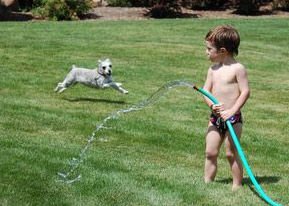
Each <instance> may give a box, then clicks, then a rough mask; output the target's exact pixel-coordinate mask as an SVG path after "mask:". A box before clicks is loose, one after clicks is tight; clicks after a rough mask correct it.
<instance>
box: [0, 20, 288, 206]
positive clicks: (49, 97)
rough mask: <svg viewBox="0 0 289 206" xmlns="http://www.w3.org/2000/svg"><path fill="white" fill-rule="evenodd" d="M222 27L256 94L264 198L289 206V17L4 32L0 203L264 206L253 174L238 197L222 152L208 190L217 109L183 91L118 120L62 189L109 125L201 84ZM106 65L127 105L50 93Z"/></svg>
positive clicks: (99, 96)
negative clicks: (210, 135)
mask: <svg viewBox="0 0 289 206" xmlns="http://www.w3.org/2000/svg"><path fill="white" fill-rule="evenodd" d="M220 24H230V25H232V26H234V27H236V28H237V29H238V30H239V33H240V35H241V38H242V40H241V46H240V54H239V56H238V58H237V59H238V60H239V61H240V62H242V63H243V64H244V65H245V67H246V68H247V70H248V76H249V80H250V85H251V98H250V99H249V101H248V102H247V104H246V106H245V107H244V109H243V113H244V117H245V124H244V130H243V136H242V141H241V145H242V147H243V150H244V152H245V155H246V157H247V160H248V162H249V164H250V166H251V169H252V171H253V173H254V174H255V175H256V178H257V180H258V181H259V182H260V184H261V186H262V188H263V189H264V190H265V191H266V193H267V195H268V196H269V197H271V198H272V199H273V200H275V201H277V202H279V203H282V204H284V205H288V204H289V195H288V185H289V180H288V178H289V162H288V156H289V151H288V147H289V141H288V133H289V127H288V125H289V111H288V106H289V104H288V102H289V90H288V88H289V63H288V62H289V61H288V56H289V47H288V45H289V35H288V28H289V21H288V19H286V18H283V19H282V18H281V19H277V18H274V19H269V18H250V19H223V20H222V19H218V20H213V19H189V20H157V21H156V20H155V21H120V22H117V21H111V22H101V21H99V22H90V21H87V22H27V23H12V22H7V23H1V24H0V71H1V75H0V94H1V98H0V106H1V110H0V160H1V161H0V162H1V163H0V205H1V206H2V205H16V206H18V205H21V206H28V205H41V206H43V205H61V206H62V205H63V206H65V205H77V206H79V205H85V206H87V205H98V206H129V205H131V206H176V205H178V206H186V205H206V206H209V205H211V206H219V205H220V206H221V205H222V206H223V205H244V206H249V205H252V206H258V205H266V203H264V202H263V201H262V200H261V199H260V198H259V196H258V195H257V194H256V191H255V189H254V187H253V186H252V184H251V182H250V180H249V178H248V176H247V174H246V173H245V177H244V186H243V188H242V189H240V190H238V191H234V192H233V191H231V185H232V179H231V175H230V171H229V165H228V163H227V160H226V158H225V155H224V150H223V149H224V148H222V151H221V154H220V158H219V162H218V164H219V170H218V175H217V178H216V182H214V183H212V184H205V183H204V182H203V170H204V149H205V142H204V136H205V133H206V128H207V124H208V116H209V112H210V111H209V110H208V108H207V107H206V105H205V104H204V103H203V101H202V97H201V95H200V94H198V93H196V92H193V91H192V90H191V89H189V88H183V87H182V88H176V89H171V90H170V91H169V92H168V93H167V94H166V95H165V96H163V97H162V98H160V99H159V101H158V103H157V104H155V105H154V106H151V107H148V108H145V109H143V110H140V111H135V112H131V113H127V114H124V115H121V116H120V117H119V118H118V119H115V120H112V121H110V122H109V123H108V126H109V129H106V130H103V131H102V132H100V133H99V134H98V135H97V138H96V140H95V141H94V142H93V143H92V144H91V147H89V149H88V151H87V153H86V156H85V161H84V163H83V164H81V166H80V167H79V168H78V169H77V171H75V174H74V175H75V176H76V175H78V174H82V179H81V180H80V181H78V182H75V183H74V184H71V185H66V184H64V183H62V182H59V181H58V180H59V179H58V176H57V173H58V172H63V173H65V172H68V171H69V169H70V166H69V164H68V162H69V161H70V160H71V159H72V158H73V157H78V155H79V153H80V151H81V149H82V148H83V147H84V146H85V144H86V142H87V140H88V138H89V137H90V136H91V135H92V132H93V131H94V129H95V126H96V125H98V124H100V123H102V120H103V119H104V118H105V117H107V116H108V115H110V114H112V113H114V112H116V111H118V110H120V109H126V108H129V107H130V106H132V105H136V104H138V103H139V102H140V101H143V100H145V99H146V98H148V97H149V96H150V95H151V94H152V93H154V92H155V91H156V90H157V89H158V88H159V87H161V86H162V85H164V84H165V83H167V82H170V81H173V80H176V79H178V80H184V81H187V82H192V83H193V82H194V83H197V84H198V85H200V86H202V84H203V83H204V80H205V76H206V73H207V69H208V67H209V65H210V64H211V63H210V62H209V61H208V60H207V58H206V56H205V46H204V36H205V34H206V32H207V31H208V30H209V29H210V28H212V27H214V26H216V25H220ZM105 58H110V59H111V60H112V62H113V68H114V78H115V80H116V81H118V82H122V83H123V86H124V88H125V89H127V90H129V91H130V94H129V95H123V94H121V93H118V92H117V91H114V90H112V89H108V90H96V89H92V88H88V87H85V86H82V85H76V86H75V87H73V88H71V89H69V90H67V91H66V92H65V93H63V94H61V95H58V94H55V93H54V92H53V89H54V87H55V86H56V84H57V83H58V82H59V81H62V80H63V78H64V76H65V75H66V73H67V72H68V71H69V68H70V67H71V65H72V64H75V65H77V66H81V67H87V68H94V67H96V66H97V60H98V59H105ZM98 138H106V139H107V140H108V141H107V142H103V141H98Z"/></svg>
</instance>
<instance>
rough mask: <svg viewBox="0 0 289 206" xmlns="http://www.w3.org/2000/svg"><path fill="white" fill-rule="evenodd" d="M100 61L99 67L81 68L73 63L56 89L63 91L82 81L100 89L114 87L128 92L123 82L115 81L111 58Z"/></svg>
mask: <svg viewBox="0 0 289 206" xmlns="http://www.w3.org/2000/svg"><path fill="white" fill-rule="evenodd" d="M98 63H99V65H98V68H95V69H86V68H80V67H76V66H75V65H73V66H72V68H71V70H70V72H69V73H68V74H67V75H66V77H65V79H64V81H63V82H59V83H58V85H57V86H56V88H55V89H54V91H55V92H58V93H62V92H64V91H65V90H66V89H68V88H69V87H70V86H73V85H75V84H77V83H82V84H84V85H87V86H90V87H94V88H100V89H105V88H109V87H112V88H114V89H116V90H117V91H119V92H121V93H124V94H128V91H126V90H125V89H123V88H122V87H121V85H122V84H121V83H117V82H114V81H113V78H112V66H111V61H110V60H109V59H106V60H105V61H101V60H98Z"/></svg>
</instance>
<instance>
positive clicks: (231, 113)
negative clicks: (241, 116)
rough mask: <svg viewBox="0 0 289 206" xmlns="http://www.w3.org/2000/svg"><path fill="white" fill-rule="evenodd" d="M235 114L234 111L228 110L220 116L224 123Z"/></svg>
mask: <svg viewBox="0 0 289 206" xmlns="http://www.w3.org/2000/svg"><path fill="white" fill-rule="evenodd" d="M234 114H235V112H234V111H233V110H231V109H228V110H225V111H222V112H221V113H220V116H221V118H222V119H223V120H224V121H227V120H228V119H230V117H232V116H234Z"/></svg>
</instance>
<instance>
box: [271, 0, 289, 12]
mask: <svg viewBox="0 0 289 206" xmlns="http://www.w3.org/2000/svg"><path fill="white" fill-rule="evenodd" d="M273 5H274V8H275V9H280V10H284V11H289V0H274V2H273Z"/></svg>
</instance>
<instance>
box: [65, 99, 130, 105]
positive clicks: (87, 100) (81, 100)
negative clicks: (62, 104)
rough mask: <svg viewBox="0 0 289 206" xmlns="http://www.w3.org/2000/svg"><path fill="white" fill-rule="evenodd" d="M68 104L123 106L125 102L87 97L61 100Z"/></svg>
mask: <svg viewBox="0 0 289 206" xmlns="http://www.w3.org/2000/svg"><path fill="white" fill-rule="evenodd" d="M62 99H64V100H66V101H69V102H95V103H98V102H104V103H111V104H125V103H126V102H125V101H117V100H110V99H96V98H87V97H76V98H68V97H64V98H62Z"/></svg>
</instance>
